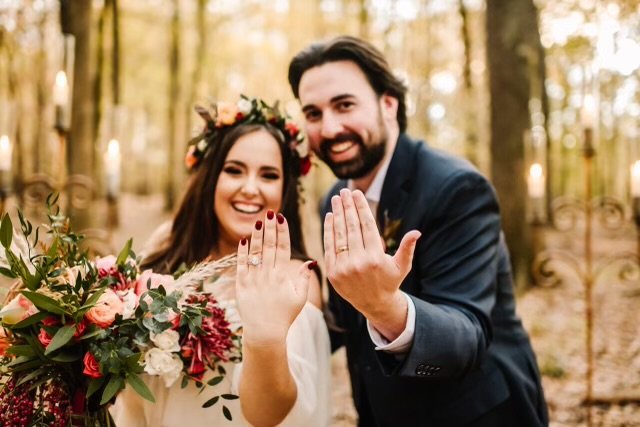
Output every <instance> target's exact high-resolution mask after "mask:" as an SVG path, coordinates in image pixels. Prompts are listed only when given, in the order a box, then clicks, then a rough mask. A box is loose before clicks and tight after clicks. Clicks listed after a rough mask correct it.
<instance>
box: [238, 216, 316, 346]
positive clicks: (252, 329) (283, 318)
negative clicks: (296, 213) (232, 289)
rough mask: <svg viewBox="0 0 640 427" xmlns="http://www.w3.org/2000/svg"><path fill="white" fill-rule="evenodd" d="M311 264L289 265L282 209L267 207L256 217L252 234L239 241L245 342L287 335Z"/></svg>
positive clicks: (264, 342) (304, 294) (271, 341)
mask: <svg viewBox="0 0 640 427" xmlns="http://www.w3.org/2000/svg"><path fill="white" fill-rule="evenodd" d="M311 268H312V262H309V261H308V262H306V263H304V264H303V265H302V266H300V268H298V269H294V270H292V268H291V242H290V240H289V226H288V224H287V221H286V219H285V217H284V216H283V215H281V214H278V215H277V216H276V215H275V214H274V212H273V211H271V210H269V211H268V212H267V214H266V216H265V218H264V222H263V221H258V222H256V225H255V227H254V229H253V232H252V235H251V240H250V241H248V240H247V239H242V240H241V241H240V243H239V244H238V269H237V270H238V272H237V280H236V299H237V301H238V310H239V311H240V316H241V318H242V323H243V341H245V343H251V344H253V345H269V344H277V343H282V342H284V340H286V337H287V332H288V331H289V327H290V326H291V324H292V323H293V321H294V320H295V318H296V317H297V316H298V314H299V313H300V311H301V310H302V307H303V306H304V304H305V302H306V300H307V294H308V291H309V278H310V276H311ZM296 270H297V271H296Z"/></svg>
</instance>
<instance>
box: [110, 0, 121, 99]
mask: <svg viewBox="0 0 640 427" xmlns="http://www.w3.org/2000/svg"><path fill="white" fill-rule="evenodd" d="M111 20H112V21H111V30H112V34H111V36H112V37H113V39H112V42H113V47H112V51H111V61H112V63H111V85H112V87H111V89H112V90H113V104H114V105H115V106H117V105H120V23H119V22H120V19H119V12H118V0H111Z"/></svg>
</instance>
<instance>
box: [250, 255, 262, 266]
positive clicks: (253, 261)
mask: <svg viewBox="0 0 640 427" xmlns="http://www.w3.org/2000/svg"><path fill="white" fill-rule="evenodd" d="M261 262H262V260H261V259H260V255H249V258H248V259H247V264H249V265H252V266H254V267H257V266H259V265H260V263H261Z"/></svg>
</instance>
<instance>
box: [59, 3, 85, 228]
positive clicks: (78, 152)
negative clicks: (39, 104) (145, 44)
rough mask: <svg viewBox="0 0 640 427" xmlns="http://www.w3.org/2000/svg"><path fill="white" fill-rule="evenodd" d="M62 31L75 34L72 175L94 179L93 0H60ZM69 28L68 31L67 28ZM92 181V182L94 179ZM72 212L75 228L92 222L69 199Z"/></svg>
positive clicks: (73, 193)
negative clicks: (91, 65)
mask: <svg viewBox="0 0 640 427" xmlns="http://www.w3.org/2000/svg"><path fill="white" fill-rule="evenodd" d="M60 3H61V18H62V28H63V32H67V33H70V34H73V35H74V36H75V55H74V58H75V61H74V64H73V95H72V101H71V128H70V129H69V134H68V140H67V143H66V152H67V164H68V172H69V176H72V175H81V176H84V177H85V178H89V179H90V180H91V181H90V182H92V181H93V176H92V172H93V134H92V123H93V122H92V118H93V115H92V107H93V103H92V94H93V92H92V86H91V83H92V78H91V77H92V76H91V67H90V64H91V3H92V2H91V0H73V1H72V0H61V2H60ZM67 30H68V31H67ZM92 184H93V183H92ZM92 190H93V189H92V188H91V189H89V188H86V187H84V186H71V187H69V188H68V193H69V194H68V197H69V200H71V201H73V200H76V197H79V198H80V199H83V198H84V197H85V196H86V194H87V193H86V192H87V191H92ZM69 215H70V216H71V219H72V221H73V224H74V228H75V229H76V230H82V229H83V228H86V227H88V226H89V225H90V222H89V220H90V215H89V210H88V209H86V208H81V207H80V206H77V205H74V203H73V202H72V203H69Z"/></svg>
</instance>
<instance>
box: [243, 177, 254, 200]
mask: <svg viewBox="0 0 640 427" xmlns="http://www.w3.org/2000/svg"><path fill="white" fill-rule="evenodd" d="M240 192H241V193H242V195H243V196H246V197H252V196H257V195H258V193H259V191H258V183H257V182H256V179H255V177H251V176H248V177H247V179H246V180H245V181H244V183H243V184H242V188H240Z"/></svg>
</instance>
